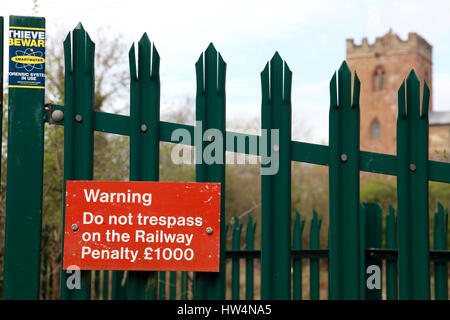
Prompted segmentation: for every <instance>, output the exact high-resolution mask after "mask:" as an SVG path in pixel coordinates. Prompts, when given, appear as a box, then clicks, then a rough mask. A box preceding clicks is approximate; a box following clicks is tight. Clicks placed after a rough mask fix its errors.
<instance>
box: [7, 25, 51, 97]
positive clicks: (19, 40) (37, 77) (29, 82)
mask: <svg viewBox="0 0 450 320" xmlns="http://www.w3.org/2000/svg"><path fill="white" fill-rule="evenodd" d="M8 75H9V87H10V88H33V89H44V88H45V29H44V28H27V27H15V26H10V27H9V74H8Z"/></svg>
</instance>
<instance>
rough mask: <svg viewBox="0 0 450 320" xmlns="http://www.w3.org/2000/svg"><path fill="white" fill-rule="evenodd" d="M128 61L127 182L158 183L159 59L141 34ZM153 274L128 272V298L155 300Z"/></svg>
mask: <svg viewBox="0 0 450 320" xmlns="http://www.w3.org/2000/svg"><path fill="white" fill-rule="evenodd" d="M129 61H130V75H131V79H130V81H131V86H130V181H158V180H159V131H160V129H159V126H160V122H159V120H160V116H159V115H160V104H159V102H160V78H159V63H160V58H159V54H158V51H157V50H156V47H155V45H154V44H153V45H152V44H151V42H150V39H149V38H148V36H147V34H146V33H144V35H143V36H142V38H141V39H140V40H139V44H138V64H137V70H136V55H135V48H134V44H133V46H132V47H131V49H130V52H129ZM157 283H158V273H157V272H143V271H129V272H128V278H127V298H128V299H145V298H150V299H156V296H157V295H156V291H157V286H158V285H157Z"/></svg>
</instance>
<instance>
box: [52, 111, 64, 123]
mask: <svg viewBox="0 0 450 320" xmlns="http://www.w3.org/2000/svg"><path fill="white" fill-rule="evenodd" d="M52 120H53V121H55V122H60V121H63V120H64V112H62V111H61V110H55V111H53V112H52Z"/></svg>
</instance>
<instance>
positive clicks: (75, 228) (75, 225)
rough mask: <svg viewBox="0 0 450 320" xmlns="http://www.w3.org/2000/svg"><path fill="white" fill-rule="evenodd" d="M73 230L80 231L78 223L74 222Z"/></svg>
mask: <svg viewBox="0 0 450 320" xmlns="http://www.w3.org/2000/svg"><path fill="white" fill-rule="evenodd" d="M72 230H73V231H78V225H77V224H75V223H74V224H73V225H72Z"/></svg>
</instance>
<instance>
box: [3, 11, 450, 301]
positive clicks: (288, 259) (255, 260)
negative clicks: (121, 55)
mask: <svg viewBox="0 0 450 320" xmlns="http://www.w3.org/2000/svg"><path fill="white" fill-rule="evenodd" d="M10 19H11V20H10V23H14V25H22V26H24V27H30V26H45V21H44V19H43V18H25V17H11V18H10ZM2 34H3V33H2ZM2 40H3V39H2ZM136 49H137V50H136ZM136 51H137V57H136ZM64 59H65V60H64V61H65V102H64V105H63V106H62V105H46V106H45V108H44V95H43V90H31V91H34V92H31V93H30V92H29V91H30V90H28V91H26V93H24V92H25V90H24V89H21V88H10V90H9V108H10V109H9V122H8V130H9V134H8V146H9V148H8V167H7V170H8V177H7V207H6V211H7V215H6V237H5V264H4V286H3V287H4V290H3V296H4V298H6V299H18V298H25V299H37V298H39V292H40V290H41V289H42V288H43V287H45V286H46V285H47V286H48V282H45V281H43V283H44V285H42V284H41V279H40V274H41V273H42V270H41V265H44V266H45V265H46V264H45V259H46V258H45V257H44V261H42V262H44V263H43V264H41V254H40V252H41V251H40V250H41V219H42V162H41V161H42V159H43V157H44V155H43V132H44V122H47V123H49V124H52V125H63V126H64V182H65V181H66V180H92V178H93V150H94V149H93V148H94V145H93V135H94V131H100V132H107V133H113V134H119V135H125V136H129V137H130V180H132V181H157V180H158V179H159V143H160V141H164V142H172V143H187V142H186V141H185V140H182V141H178V140H175V141H174V140H172V133H173V132H174V130H176V129H185V130H187V131H188V132H190V133H191V136H194V131H195V130H201V133H202V136H203V134H204V133H205V132H206V131H207V130H208V129H212V128H214V129H217V130H219V131H220V132H221V133H222V136H223V137H224V143H223V144H222V148H223V149H222V151H231V152H239V153H244V154H248V155H256V156H261V163H262V164H261V167H262V168H264V167H267V166H268V161H267V160H268V159H267V157H268V156H270V154H272V153H278V154H279V170H278V172H277V173H276V174H274V175H262V176H261V192H262V197H261V199H262V204H261V205H262V213H261V219H260V220H261V221H255V220H253V219H252V218H251V217H249V218H248V220H246V221H240V220H239V219H238V218H234V219H233V220H232V223H230V224H227V223H226V221H227V220H226V215H225V206H224V203H225V197H226V195H225V192H224V190H225V165H224V164H218V163H213V164H210V165H208V164H206V163H199V164H196V181H198V182H220V183H221V184H222V198H221V239H220V272H218V273H202V272H197V273H192V272H189V273H188V272H137V271H133V272H122V271H82V272H81V289H80V290H69V289H68V288H67V287H66V285H65V283H66V279H67V275H66V273H65V272H61V288H60V290H61V298H62V299H90V298H91V296H95V297H97V298H103V299H224V298H232V299H249V300H251V299H301V298H304V297H305V294H304V292H305V290H309V298H311V299H318V298H319V294H320V287H321V286H326V288H327V293H328V297H323V296H320V298H330V299H381V298H382V290H381V289H370V288H369V287H368V286H367V285H366V281H367V279H368V277H369V276H370V275H371V274H372V273H373V272H374V271H373V270H374V267H375V269H376V267H377V266H378V267H380V268H381V270H384V272H383V285H384V286H385V287H386V288H385V289H384V290H385V291H384V292H385V297H386V298H387V299H397V298H400V299H430V297H431V291H432V290H433V289H434V295H435V298H436V299H448V262H449V261H450V252H449V251H448V250H447V242H448V241H447V234H448V233H447V228H448V211H445V210H444V208H443V206H442V205H440V204H439V205H438V210H437V213H436V214H435V216H434V233H433V236H434V239H433V244H434V248H433V250H430V240H429V235H430V233H429V214H428V210H429V204H428V181H438V182H444V183H450V164H449V163H443V162H436V161H430V160H428V114H427V113H428V101H429V94H430V92H429V89H428V87H427V85H426V83H425V84H424V90H423V94H422V97H423V101H422V109H421V108H420V106H421V103H420V96H421V95H420V82H419V79H418V78H417V76H416V74H415V73H414V71H411V73H410V74H409V75H408V77H407V79H406V81H404V82H403V84H402V85H401V87H400V89H399V91H398V120H397V156H393V155H387V154H379V153H372V152H365V151H360V150H359V93H360V82H359V79H358V77H357V75H356V74H355V76H354V79H353V87H352V75H351V71H350V70H349V68H348V66H347V64H346V63H345V62H343V63H342V65H341V67H340V68H339V70H338V72H337V74H334V75H333V77H332V79H331V82H330V113H329V116H330V124H329V125H330V127H329V134H330V136H329V146H323V145H316V144H310V143H304V142H299V141H293V140H292V139H291V100H290V97H291V81H292V72H291V71H290V70H289V67H288V65H287V64H286V63H285V62H284V61H283V60H282V59H281V57H280V55H279V54H278V53H275V55H274V56H273V58H272V59H271V60H270V61H269V62H268V63H267V64H266V66H265V68H264V69H263V71H262V72H261V89H262V108H261V116H262V128H261V129H267V130H268V132H270V130H269V129H278V130H279V142H278V143H274V141H275V140H274V141H271V139H270V135H269V141H268V142H267V143H266V144H265V145H264V144H263V145H261V144H260V143H259V142H260V140H261V137H260V136H255V135H249V134H243V133H234V132H229V131H226V127H225V115H226V112H225V107H226V103H225V73H226V64H225V62H224V60H223V59H222V56H221V55H220V53H218V52H217V51H216V49H215V48H214V46H213V45H212V44H211V45H210V46H208V48H207V49H206V51H205V52H204V53H202V54H201V55H200V58H199V59H198V61H197V62H196V64H195V71H196V76H197V94H196V120H197V121H201V123H202V126H201V128H196V126H191V125H184V124H177V123H170V122H164V121H160V76H159V64H160V58H159V54H158V52H157V50H156V47H155V46H154V45H153V44H152V43H151V42H150V40H149V38H148V36H147V34H144V35H143V37H142V38H141V39H140V41H139V42H138V46H137V48H135V46H134V45H133V46H132V47H131V49H130V51H129V64H130V75H131V86H130V116H124V115H117V114H111V113H105V112H100V111H94V110H93V96H94V43H93V42H92V41H91V39H90V37H89V35H88V34H87V33H86V31H85V30H84V29H83V27H82V26H81V24H80V25H78V26H77V27H76V28H75V29H74V30H73V32H72V33H69V34H68V36H67V38H66V39H65V41H64ZM136 62H137V63H136ZM21 90H23V91H21ZM352 93H353V96H352ZM30 101H31V102H32V103H30ZM19 104H21V105H27V111H26V112H25V111H24V110H22V109H20V108H17V106H18V105H19ZM61 112H62V114H63V115H64V116H63V117H56V116H54V115H56V114H58V113H59V115H61ZM205 140H206V141H200V142H199V143H198V142H197V141H192V142H191V143H190V145H193V146H194V147H195V150H196V155H197V157H196V158H197V159H201V158H202V157H201V155H202V154H203V150H204V149H205V148H206V147H208V145H209V144H211V143H212V142H213V141H214V139H205ZM250 141H257V142H258V147H257V148H256V149H255V148H252V147H251V146H250ZM260 149H265V150H260ZM266 150H269V151H270V154H267V152H265V151H266ZM30 154H33V157H32V159H30V158H31V157H30V156H29V155H30ZM19 159H20V161H19ZM292 161H297V162H304V163H310V164H317V165H323V166H328V167H329V193H330V208H329V215H330V226H329V230H321V218H319V215H318V214H317V213H316V212H314V214H313V218H312V220H311V221H310V222H307V223H305V219H304V218H303V219H302V218H301V217H300V214H299V213H298V212H295V214H294V215H293V214H292V213H293V212H292V209H293V208H291V163H292ZM361 171H364V172H373V173H379V174H386V175H391V176H396V177H397V192H398V208H397V214H395V211H394V209H393V208H391V209H390V212H389V214H388V215H387V216H386V222H385V223H386V228H385V232H384V234H383V230H382V229H383V228H382V216H383V215H382V212H381V207H380V206H379V205H378V204H374V203H360V201H359V180H360V177H359V175H360V172H361ZM64 185H65V183H64ZM19 194H28V195H30V196H29V199H28V200H27V201H23V198H22V197H20V196H18V195H19ZM321 214H322V213H321ZM63 217H64V213H63ZM292 217H294V219H292ZM244 225H245V227H244ZM306 227H309V228H310V232H309V235H310V239H309V244H308V246H306V245H305V244H304V243H302V234H303V232H304V231H305V228H306ZM256 228H260V230H261V239H260V240H261V241H260V242H261V249H260V250H256V249H255V229H256ZM243 231H244V233H245V235H243ZM321 232H322V233H323V232H327V233H328V235H329V237H328V243H329V248H320V246H319V236H320V233H321ZM227 237H231V248H226V244H227ZM383 237H384V240H385V246H384V247H383V245H382V243H383V241H382V240H383ZM257 243H259V242H257ZM304 247H309V248H307V249H305V248H304ZM226 249H227V250H226ZM241 262H242V263H241ZM308 262H309V264H308ZM323 263H325V265H327V266H328V272H327V275H326V278H327V281H326V283H324V281H323V279H321V277H320V274H321V272H322V271H323V270H324V268H321V264H322V265H323ZM430 264H431V265H432V266H433V271H434V272H433V273H432V272H430ZM306 272H307V273H306ZM367 272H369V274H368V273H367ZM43 274H46V273H45V272H44V273H43ZM306 274H309V288H304V286H303V279H305V275H306ZM432 275H433V277H434V279H433V282H434V285H433V286H432V285H431V283H432V281H431V280H432ZM45 279H47V277H45ZM48 279H50V277H48ZM91 284H94V285H93V286H92V288H91ZM327 284H328V285H327Z"/></svg>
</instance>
